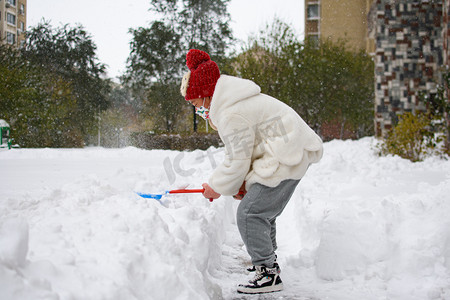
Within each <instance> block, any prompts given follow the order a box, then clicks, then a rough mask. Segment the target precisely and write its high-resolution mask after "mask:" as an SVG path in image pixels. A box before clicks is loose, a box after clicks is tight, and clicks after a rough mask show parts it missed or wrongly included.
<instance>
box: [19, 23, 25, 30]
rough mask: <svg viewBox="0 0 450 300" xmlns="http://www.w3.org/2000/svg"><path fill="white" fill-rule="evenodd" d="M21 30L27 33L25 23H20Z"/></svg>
mask: <svg viewBox="0 0 450 300" xmlns="http://www.w3.org/2000/svg"><path fill="white" fill-rule="evenodd" d="M19 29H20V30H21V31H22V32H23V31H25V23H24V22H20V26H19Z"/></svg>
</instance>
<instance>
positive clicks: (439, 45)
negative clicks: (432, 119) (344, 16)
mask: <svg viewBox="0 0 450 300" xmlns="http://www.w3.org/2000/svg"><path fill="white" fill-rule="evenodd" d="M443 1H444V2H443ZM446 4H448V0H429V1H426V0H422V1H417V0H412V1H411V0H377V1H376V4H375V5H376V16H375V18H376V19H375V26H376V55H375V64H376V66H375V78H376V86H375V105H376V107H375V112H376V116H375V121H376V133H377V135H382V134H384V132H385V131H386V130H388V129H390V128H391V126H392V125H393V124H394V123H395V122H396V118H397V114H400V113H402V112H404V111H416V110H424V109H425V105H424V103H423V102H422V101H421V98H420V92H423V91H428V92H431V93H435V92H436V84H437V83H439V82H440V80H441V75H440V74H441V72H442V70H443V69H442V68H443V66H444V65H445V64H447V61H448V59H447V58H448V56H447V50H446V49H447V41H446V33H448V22H446V18H445V14H444V13H443V10H444V11H445V10H448V5H446ZM444 28H445V29H444ZM444 41H445V42H444ZM444 44H445V45H444ZM444 53H445V54H444Z"/></svg>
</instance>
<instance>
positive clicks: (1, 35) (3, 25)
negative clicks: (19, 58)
mask: <svg viewBox="0 0 450 300" xmlns="http://www.w3.org/2000/svg"><path fill="white" fill-rule="evenodd" d="M26 28H27V0H0V43H2V44H8V45H12V46H14V47H20V46H21V45H22V44H23V43H24V42H25V34H24V33H25V30H26Z"/></svg>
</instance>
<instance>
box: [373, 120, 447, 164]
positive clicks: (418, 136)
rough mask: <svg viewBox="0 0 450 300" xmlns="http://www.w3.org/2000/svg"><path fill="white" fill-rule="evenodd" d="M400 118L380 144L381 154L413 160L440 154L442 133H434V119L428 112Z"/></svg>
mask: <svg viewBox="0 0 450 300" xmlns="http://www.w3.org/2000/svg"><path fill="white" fill-rule="evenodd" d="M399 118H400V120H399V122H398V124H397V126H395V127H394V128H393V129H392V130H391V131H390V132H389V133H388V134H387V136H386V137H385V138H384V140H383V141H382V143H381V144H380V148H381V151H380V152H381V154H383V155H387V154H393V155H398V156H400V157H402V158H406V159H409V160H411V161H413V162H417V161H421V160H423V159H424V158H425V157H427V156H429V155H432V154H442V153H443V152H442V149H441V148H442V146H443V145H442V144H443V143H442V142H443V136H442V134H439V133H435V132H434V130H433V128H434V126H433V124H434V122H435V120H433V119H432V118H430V116H429V115H428V114H425V113H420V114H417V115H414V114H412V113H410V112H407V113H404V114H403V115H401V116H400V117H399Z"/></svg>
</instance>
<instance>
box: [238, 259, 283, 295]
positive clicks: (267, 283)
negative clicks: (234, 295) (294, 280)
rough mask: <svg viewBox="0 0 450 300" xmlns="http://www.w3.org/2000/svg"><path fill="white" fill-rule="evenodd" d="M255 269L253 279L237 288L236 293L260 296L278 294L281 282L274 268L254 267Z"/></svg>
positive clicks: (281, 285) (281, 286)
mask: <svg viewBox="0 0 450 300" xmlns="http://www.w3.org/2000/svg"><path fill="white" fill-rule="evenodd" d="M255 269H256V271H255V272H256V274H255V277H254V278H253V279H252V280H250V281H249V282H248V284H240V285H239V286H238V288H237V291H238V292H239V293H244V294H261V293H272V292H278V291H281V290H282V289H283V282H282V281H281V278H280V275H279V273H278V270H277V268H276V267H273V268H268V267H264V266H256V267H255Z"/></svg>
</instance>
